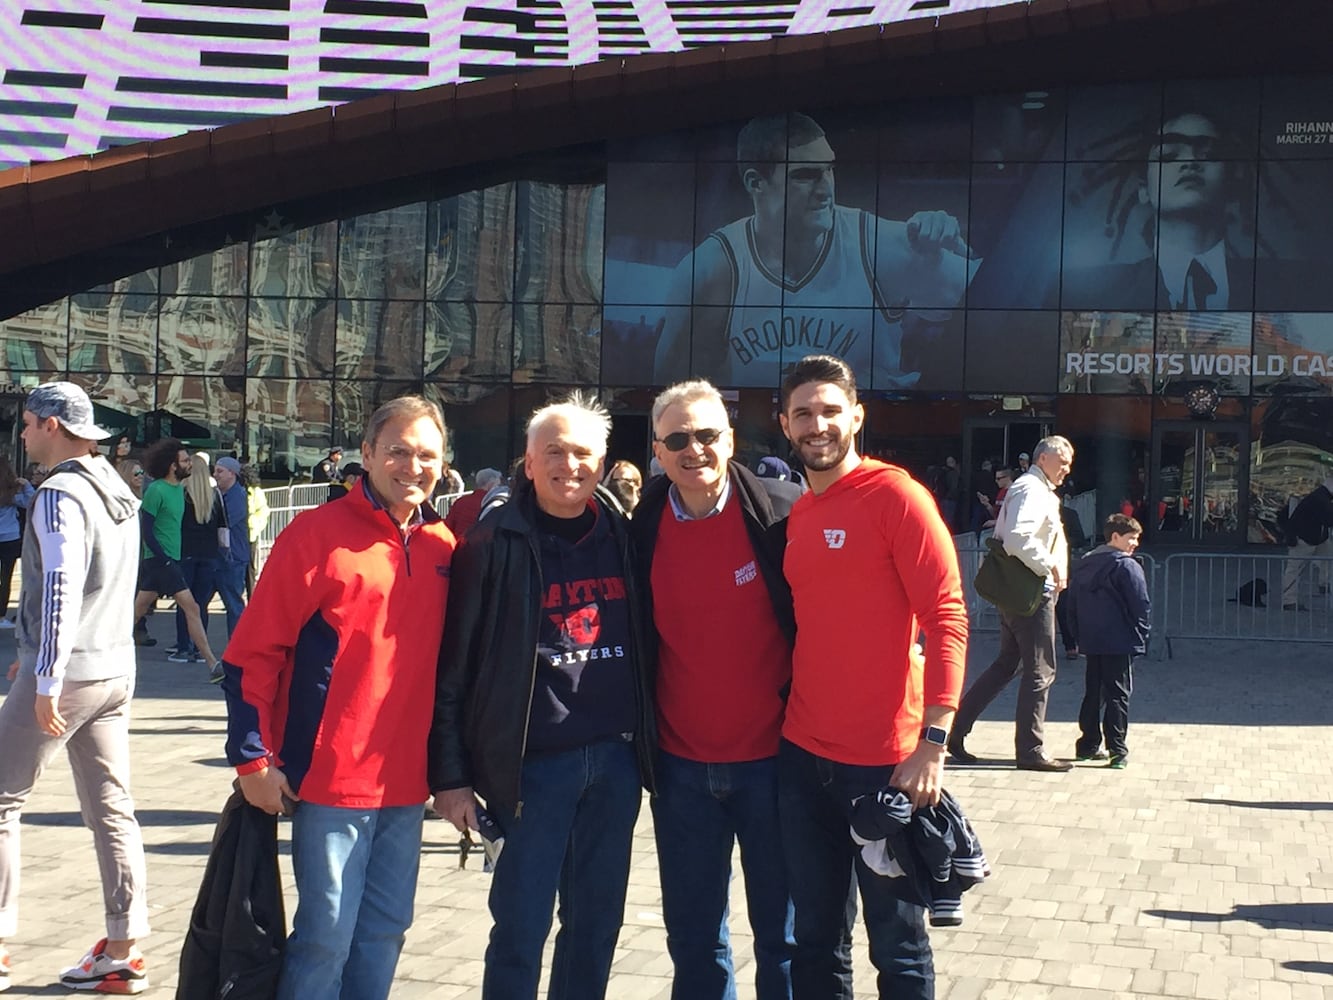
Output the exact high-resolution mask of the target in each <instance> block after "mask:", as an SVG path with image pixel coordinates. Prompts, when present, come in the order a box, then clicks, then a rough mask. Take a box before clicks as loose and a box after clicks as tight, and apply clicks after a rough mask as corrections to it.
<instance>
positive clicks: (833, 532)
mask: <svg viewBox="0 0 1333 1000" xmlns="http://www.w3.org/2000/svg"><path fill="white" fill-rule="evenodd" d="M824 541H825V542H826V543H828V547H829V548H831V549H840V548H842V547H843V546H844V545H846V544H847V532H845V531H843V530H842V529H841V528H825V529H824Z"/></svg>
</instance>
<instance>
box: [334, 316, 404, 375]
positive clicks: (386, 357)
mask: <svg viewBox="0 0 1333 1000" xmlns="http://www.w3.org/2000/svg"><path fill="white" fill-rule="evenodd" d="M424 309H425V307H424V305H423V304H422V303H421V302H420V301H416V302H411V301H406V300H402V301H397V302H365V301H347V300H342V299H340V300H339V302H338V355H337V360H336V362H335V365H336V372H337V374H338V376H339V377H340V378H349V377H358V376H359V377H362V378H372V377H375V376H386V377H391V378H401V379H415V378H420V377H421V351H422V343H423V337H424V333H423V325H422V324H423V313H424Z"/></svg>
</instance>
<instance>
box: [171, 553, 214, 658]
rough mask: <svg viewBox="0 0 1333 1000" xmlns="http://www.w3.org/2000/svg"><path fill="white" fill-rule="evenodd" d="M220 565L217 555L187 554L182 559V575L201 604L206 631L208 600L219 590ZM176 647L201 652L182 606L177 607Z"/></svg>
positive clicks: (192, 594)
mask: <svg viewBox="0 0 1333 1000" xmlns="http://www.w3.org/2000/svg"><path fill="white" fill-rule="evenodd" d="M218 565H219V560H218V558H217V557H216V556H207V557H196V556H187V557H186V558H184V559H182V560H181V561H180V568H181V575H182V576H184V577H185V585H186V586H187V587H189V589H190V596H192V597H193V598H194V603H195V604H197V605H199V620H200V621H201V622H203V625H204V631H205V632H207V631H208V602H209V601H211V600H213V595H214V594H215V593H216V592H217V576H218ZM176 648H177V649H180V650H189V651H190V652H194V653H197V652H199V651H198V650H197V649H195V648H194V640H193V639H191V638H190V630H189V628H188V627H187V626H186V624H185V612H184V611H182V610H181V609H180V608H177V609H176Z"/></svg>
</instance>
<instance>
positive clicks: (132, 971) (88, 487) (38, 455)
mask: <svg viewBox="0 0 1333 1000" xmlns="http://www.w3.org/2000/svg"><path fill="white" fill-rule="evenodd" d="M110 436H111V432H110V431H105V430H103V429H102V428H100V427H98V426H97V425H96V424H95V423H93V406H92V403H91V401H89V399H88V396H87V394H86V393H85V392H84V391H83V390H82V389H81V388H79V387H78V386H77V385H74V384H73V383H70V382H48V383H47V384H45V385H42V386H39V387H38V388H36V389H34V390H33V391H32V392H31V393H30V394H29V396H28V399H27V403H26V404H25V409H24V413H23V443H24V445H25V446H26V448H27V450H28V454H29V456H30V457H31V458H32V459H33V460H34V461H37V462H41V463H42V464H43V465H45V466H47V467H49V468H50V470H51V474H50V475H49V476H48V477H47V478H46V479H45V480H44V481H43V482H42V485H41V487H40V488H39V489H38V491H37V494H36V496H35V497H34V499H33V501H32V504H31V506H30V508H29V511H28V531H27V534H26V536H25V537H24V541H23V557H22V565H23V577H22V579H23V584H22V590H21V592H20V594H19V613H18V630H17V639H18V660H17V662H15V663H14V665H13V666H12V667H10V669H9V678H10V680H11V681H13V685H12V686H11V687H10V690H9V695H8V697H7V698H5V701H4V705H3V706H0V747H3V752H0V990H4V989H7V988H8V987H9V979H10V964H9V952H8V951H7V950H6V949H5V947H4V945H3V941H4V939H6V938H9V937H12V936H13V935H14V934H15V933H16V931H17V929H18V893H19V815H20V813H21V812H22V810H23V805H24V803H25V802H26V801H27V797H28V795H29V793H30V792H31V790H32V787H33V785H34V784H35V783H36V781H37V778H38V777H39V776H40V775H41V773H42V771H43V770H44V769H45V767H46V765H47V764H48V763H50V761H51V759H52V758H53V757H54V756H55V755H56V753H57V752H58V751H59V750H60V748H61V747H65V748H66V749H67V750H68V752H69V761H70V768H71V770H72V771H73V773H74V785H75V788H76V790H77V791H78V795H79V802H80V803H81V804H82V807H83V818H84V822H85V823H86V824H87V825H88V826H89V828H91V830H92V833H93V845H94V848H95V850H96V853H97V864H98V871H99V872H100V873H101V877H102V894H103V899H104V901H105V911H106V937H105V938H104V939H102V940H101V941H99V942H98V943H97V944H95V945H94V946H93V947H92V948H90V949H89V950H88V953H87V954H86V955H84V956H83V958H82V959H80V960H79V962H78V963H77V964H75V965H73V966H71V967H69V968H67V969H65V970H64V971H63V972H61V974H60V981H61V982H62V983H63V984H64V985H66V986H69V987H71V988H74V989H83V990H98V991H100V992H107V993H138V992H140V991H142V990H143V989H145V988H147V986H148V980H147V977H146V974H145V967H144V958H143V955H142V954H140V952H139V950H138V948H136V947H135V941H136V939H137V938H140V937H142V936H144V935H145V934H147V933H148V900H147V896H146V894H145V881H146V879H145V869H144V853H143V838H142V836H141V834H140V831H139V822H138V820H137V819H136V818H135V815H134V802H133V800H132V799H131V798H130V794H129V773H130V748H129V707H130V697H131V694H132V693H133V691H134V670H135V661H134V642H133V640H132V638H131V635H130V632H131V627H132V623H133V621H134V614H133V607H134V589H135V573H136V571H137V569H138V549H139V519H138V517H137V511H138V506H139V502H138V501H137V500H136V499H135V497H134V495H133V494H132V493H131V492H130V489H129V487H128V486H126V485H125V481H124V480H123V479H121V477H120V474H119V473H117V472H116V471H115V469H114V468H112V466H111V465H110V463H108V462H107V461H106V459H104V458H102V457H101V456H90V455H89V445H90V444H91V443H92V442H93V441H99V440H101V439H102V438H106V437H110ZM34 981H39V982H45V981H46V977H45V976H36V977H34Z"/></svg>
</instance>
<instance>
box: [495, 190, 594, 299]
mask: <svg viewBox="0 0 1333 1000" xmlns="http://www.w3.org/2000/svg"><path fill="white" fill-rule="evenodd" d="M516 204H517V213H516V220H515V221H516V225H517V229H516V233H517V236H516V244H517V245H516V251H515V254H514V261H515V276H514V297H515V298H516V299H518V300H520V301H523V302H601V301H602V247H603V240H604V234H605V231H606V185H605V184H547V183H542V182H539V181H523V182H521V183H520V184H519V186H518V200H517V203H516Z"/></svg>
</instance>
